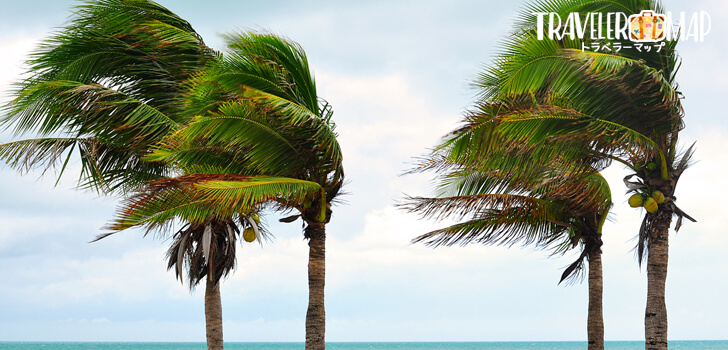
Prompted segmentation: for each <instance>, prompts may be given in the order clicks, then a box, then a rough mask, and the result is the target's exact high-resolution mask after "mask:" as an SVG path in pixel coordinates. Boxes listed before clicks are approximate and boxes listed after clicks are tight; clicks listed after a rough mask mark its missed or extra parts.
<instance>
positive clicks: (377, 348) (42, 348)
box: [0, 340, 728, 350]
mask: <svg viewBox="0 0 728 350" xmlns="http://www.w3.org/2000/svg"><path fill="white" fill-rule="evenodd" d="M669 347H670V349H680V350H728V341H725V340H714V341H671V342H669ZM206 348H207V347H206V346H205V343H115V342H103V343H95V342H0V349H7V350H62V349H63V350H65V349H74V350H111V349H114V350H137V349H139V350H205V349H206ZM303 348H304V346H303V343H225V349H228V350H242V349H246V350H303ZM326 348H327V349H329V350H389V349H392V350H576V349H586V342H441V343H440V342H422V343H419V342H387V343H384V342H382V343H379V342H377V343H367V342H356V343H354V342H352V343H348V342H347V343H327V344H326ZM605 348H606V349H608V350H639V349H644V348H645V345H644V342H642V341H608V342H606V343H605Z"/></svg>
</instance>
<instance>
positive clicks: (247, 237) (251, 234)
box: [243, 227, 255, 242]
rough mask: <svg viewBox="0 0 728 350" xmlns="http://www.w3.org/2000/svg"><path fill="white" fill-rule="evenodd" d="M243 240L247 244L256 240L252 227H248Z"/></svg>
mask: <svg viewBox="0 0 728 350" xmlns="http://www.w3.org/2000/svg"><path fill="white" fill-rule="evenodd" d="M243 239H244V240H245V241H246V242H252V241H254V240H255V229H254V228H252V227H248V228H246V229H245V231H243Z"/></svg>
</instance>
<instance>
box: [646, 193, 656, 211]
mask: <svg viewBox="0 0 728 350" xmlns="http://www.w3.org/2000/svg"><path fill="white" fill-rule="evenodd" d="M644 207H645V209H646V210H647V211H648V212H650V213H654V212H656V211H657V201H656V200H654V199H653V198H652V197H647V199H646V200H645V203H644Z"/></svg>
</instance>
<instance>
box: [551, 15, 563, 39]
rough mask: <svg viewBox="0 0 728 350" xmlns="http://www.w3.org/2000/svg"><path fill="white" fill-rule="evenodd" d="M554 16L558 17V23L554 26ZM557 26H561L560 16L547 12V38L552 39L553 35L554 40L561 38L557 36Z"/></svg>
mask: <svg viewBox="0 0 728 350" xmlns="http://www.w3.org/2000/svg"><path fill="white" fill-rule="evenodd" d="M554 17H556V18H558V19H559V25H557V26H554ZM559 28H561V16H559V14H558V13H550V14H549V39H551V40H554V37H556V40H561V37H559Z"/></svg>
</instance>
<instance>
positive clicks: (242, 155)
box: [147, 33, 344, 349]
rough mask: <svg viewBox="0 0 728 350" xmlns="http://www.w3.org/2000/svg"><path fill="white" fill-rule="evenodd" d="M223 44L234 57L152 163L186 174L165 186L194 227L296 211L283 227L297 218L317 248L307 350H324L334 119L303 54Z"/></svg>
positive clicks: (248, 41) (312, 256)
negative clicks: (260, 211) (254, 210)
mask: <svg viewBox="0 0 728 350" xmlns="http://www.w3.org/2000/svg"><path fill="white" fill-rule="evenodd" d="M226 39H227V45H228V52H226V53H225V54H224V55H223V56H221V57H220V59H219V60H216V61H214V62H212V63H211V64H210V65H209V66H208V68H207V69H206V70H205V71H204V72H203V73H201V74H200V75H199V76H197V77H196V78H195V79H194V81H193V82H192V83H191V91H192V92H191V97H190V102H189V108H190V109H191V111H192V112H193V113H194V115H196V117H195V118H194V120H193V121H192V122H191V123H190V124H188V125H187V126H186V127H185V128H183V129H182V130H180V131H179V132H177V133H176V134H174V135H173V137H170V138H168V139H167V140H166V141H165V142H164V143H163V144H161V145H160V146H159V147H158V148H157V149H156V150H155V151H154V152H153V153H152V154H150V155H149V156H148V158H147V159H150V160H155V161H165V162H168V163H169V164H175V166H178V167H182V168H188V169H189V170H188V171H187V174H188V175H184V176H182V177H179V178H175V179H173V180H174V181H176V182H174V181H172V182H170V183H169V184H168V186H167V190H168V191H171V192H180V191H188V190H190V189H191V191H192V193H193V194H192V195H191V196H192V197H193V198H195V200H194V201H190V202H189V203H190V204H191V205H184V206H183V207H182V208H181V209H180V210H181V211H182V212H184V213H185V215H188V219H194V220H198V221H199V220H204V218H205V217H206V216H207V215H208V214H209V212H207V211H205V210H208V209H209V208H215V210H216V211H215V214H216V215H218V216H219V217H229V216H230V215H232V214H234V213H236V212H245V211H246V210H248V208H250V207H254V206H258V205H269V206H271V207H272V208H273V209H277V210H279V211H283V212H288V211H292V210H295V211H297V214H296V215H293V216H289V217H287V218H285V219H281V220H282V221H284V222H291V221H293V220H295V219H297V218H299V217H300V218H301V219H302V220H303V222H304V224H305V228H304V237H305V238H306V239H307V240H308V244H309V248H310V250H309V264H308V281H309V306H308V311H307V313H306V349H324V348H325V324H326V323H325V322H326V319H325V310H324V284H325V243H326V223H328V222H329V220H330V219H331V204H332V203H334V202H335V200H336V198H337V196H338V195H339V194H340V193H341V192H340V190H341V187H342V185H343V181H344V171H343V166H342V155H341V150H340V148H339V144H338V141H337V139H336V137H337V135H336V133H335V132H334V128H335V125H334V123H333V121H332V120H331V117H332V114H333V112H332V110H331V107H330V106H329V105H328V104H327V103H326V102H325V101H323V100H321V99H319V98H318V96H317V94H316V85H315V82H314V80H313V77H312V75H311V73H310V70H309V67H308V61H307V58H306V55H305V52H304V51H303V49H302V48H301V47H300V46H299V45H298V44H296V43H294V42H292V41H290V40H288V39H284V38H281V37H278V36H275V35H271V34H265V33H240V34H237V35H230V36H227V37H226ZM193 202H196V203H200V205H199V206H198V205H197V204H194V203H193ZM200 208H208V209H200Z"/></svg>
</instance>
